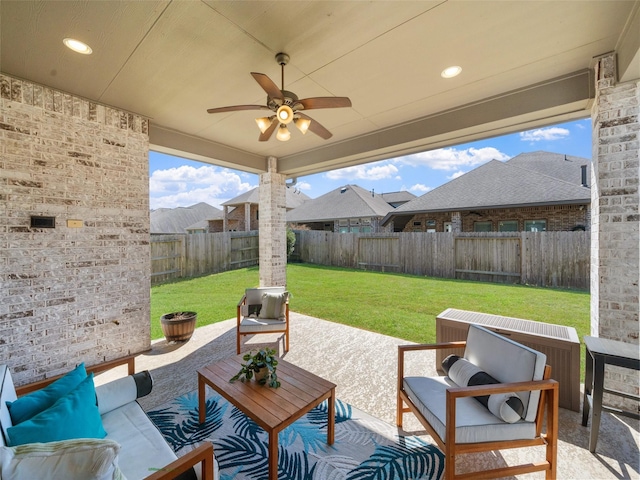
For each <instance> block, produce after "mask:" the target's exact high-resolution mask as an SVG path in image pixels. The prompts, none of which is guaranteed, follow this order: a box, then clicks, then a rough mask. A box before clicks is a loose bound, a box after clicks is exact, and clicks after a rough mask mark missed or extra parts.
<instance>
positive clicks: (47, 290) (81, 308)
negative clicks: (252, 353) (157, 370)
mask: <svg viewBox="0 0 640 480" xmlns="http://www.w3.org/2000/svg"><path fill="white" fill-rule="evenodd" d="M0 106H1V107H2V108H1V112H2V121H1V122H0V152H1V153H2V155H1V158H0V162H1V164H2V170H1V171H2V173H1V174H0V182H1V185H2V189H0V204H2V205H3V207H2V210H3V214H2V215H1V216H0V242H1V243H2V245H3V248H1V249H0V264H2V270H1V274H0V281H1V282H2V285H3V287H2V302H0V303H1V304H0V358H1V359H2V361H3V362H7V363H8V364H9V366H10V368H11V371H12V374H13V377H14V381H16V384H22V383H25V382H26V381H35V380H40V379H42V378H44V376H45V374H46V375H47V376H50V375H55V374H58V373H64V372H68V371H69V370H71V369H72V368H73V367H74V366H75V365H77V364H78V363H80V362H86V363H87V365H91V364H96V363H100V362H103V361H105V360H112V359H115V358H119V357H123V356H125V355H129V354H134V353H140V352H143V351H145V350H147V349H149V348H150V345H151V339H150V323H149V311H150V286H151V282H150V277H149V271H150V268H151V259H150V249H149V137H148V129H149V121H148V120H147V119H146V118H144V117H141V116H138V115H134V114H131V113H128V112H124V111H120V110H117V109H114V108H111V107H107V106H104V105H100V104H97V103H94V102H91V101H88V100H86V99H83V98H80V97H76V96H73V95H70V94H66V93H63V92H60V91H58V90H55V89H52V88H48V87H43V86H40V85H37V84H34V83H31V82H28V81H25V80H20V79H16V78H12V77H9V76H7V75H0ZM33 216H40V217H43V216H44V217H51V218H53V219H54V221H55V226H54V227H53V228H38V227H33V226H32V225H31V222H30V221H31V218H32V217H33Z"/></svg>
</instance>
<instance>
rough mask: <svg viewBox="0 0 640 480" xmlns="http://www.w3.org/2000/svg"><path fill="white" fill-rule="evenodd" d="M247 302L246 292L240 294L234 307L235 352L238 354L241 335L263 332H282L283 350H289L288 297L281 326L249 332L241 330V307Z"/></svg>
mask: <svg viewBox="0 0 640 480" xmlns="http://www.w3.org/2000/svg"><path fill="white" fill-rule="evenodd" d="M246 304H247V294H246V293H245V294H244V295H242V298H241V299H240V301H239V302H238V306H237V308H236V317H237V321H236V353H237V354H240V346H241V343H242V341H241V340H242V337H243V336H247V335H260V334H265V333H284V351H285V352H288V351H289V298H287V300H286V302H285V315H284V316H285V321H284V325H283V328H281V329H280V328H270V329H269V330H265V331H250V332H242V331H240V329H241V323H242V318H243V315H242V307H243V305H246Z"/></svg>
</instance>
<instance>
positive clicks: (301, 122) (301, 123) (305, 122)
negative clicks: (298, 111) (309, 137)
mask: <svg viewBox="0 0 640 480" xmlns="http://www.w3.org/2000/svg"><path fill="white" fill-rule="evenodd" d="M293 123H295V125H296V127H298V130H300V131H301V132H302V134H303V135H304V134H305V133H307V130H309V125H311V120H309V119H308V118H294V119H293Z"/></svg>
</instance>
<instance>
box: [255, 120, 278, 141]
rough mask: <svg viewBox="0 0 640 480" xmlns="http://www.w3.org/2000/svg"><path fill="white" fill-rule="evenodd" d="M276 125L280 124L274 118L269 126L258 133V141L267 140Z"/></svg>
mask: <svg viewBox="0 0 640 480" xmlns="http://www.w3.org/2000/svg"><path fill="white" fill-rule="evenodd" d="M278 125H280V124H279V123H278V122H277V121H276V119H275V118H274V119H273V120H272V121H271V125H270V126H269V128H267V129H266V130H265V131H264V133H261V134H260V137H259V138H258V141H260V142H266V141H267V140H269V139H270V138H271V135H273V132H274V131H275V129H276V128H277V127H278Z"/></svg>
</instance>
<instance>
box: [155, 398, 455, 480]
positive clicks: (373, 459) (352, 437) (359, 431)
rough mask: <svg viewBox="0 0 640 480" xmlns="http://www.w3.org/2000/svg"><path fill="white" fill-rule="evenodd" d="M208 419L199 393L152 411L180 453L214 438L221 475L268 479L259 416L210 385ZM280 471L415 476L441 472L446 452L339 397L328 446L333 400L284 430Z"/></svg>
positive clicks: (327, 479) (327, 476) (304, 478)
mask: <svg viewBox="0 0 640 480" xmlns="http://www.w3.org/2000/svg"><path fill="white" fill-rule="evenodd" d="M206 405H207V421H206V422H205V423H204V424H203V425H202V426H201V425H200V424H199V422H198V394H197V392H196V391H194V392H191V393H188V394H186V395H183V396H182V397H178V398H176V399H174V400H172V401H171V402H168V403H166V404H165V405H162V406H161V407H158V408H156V409H154V410H152V411H149V412H147V414H148V415H149V417H150V418H151V420H152V421H153V422H154V423H155V424H156V425H157V427H158V428H159V429H160V431H161V432H162V434H163V435H164V437H165V439H166V440H167V442H169V444H170V445H171V446H172V447H173V449H174V451H175V452H176V454H177V455H178V456H181V455H184V454H185V453H187V452H189V451H190V450H192V449H193V448H195V447H196V446H197V445H198V444H199V443H200V442H202V441H204V440H209V441H211V442H213V445H214V449H215V456H216V459H217V461H218V462H219V466H220V480H231V479H235V480H263V479H266V478H267V476H268V475H267V474H268V469H269V467H268V464H267V446H268V437H267V434H266V433H265V432H264V430H262V429H261V428H260V427H259V426H258V425H256V423H255V422H253V421H252V420H250V419H249V418H247V417H246V416H245V415H244V414H243V413H242V412H240V411H239V410H238V409H237V408H235V407H234V406H233V405H231V404H230V403H229V402H227V401H226V400H225V399H223V398H222V397H220V396H219V395H218V394H217V393H215V392H213V391H211V390H210V389H207V404H206ZM278 440H279V445H280V447H279V453H278V471H279V478H280V479H287V480H311V479H315V480H338V479H345V480H368V479H371V480H373V479H375V480H384V479H396V480H409V479H411V480H416V479H434V480H437V479H439V478H440V477H441V475H442V472H443V469H444V456H443V455H442V453H441V452H440V450H438V448H437V447H436V446H435V445H432V444H430V443H427V442H425V441H424V440H422V439H421V438H419V437H414V436H399V435H398V429H397V428H395V427H392V426H391V425H389V424H387V423H385V422H383V421H381V420H379V419H377V418H374V417H372V416H370V415H367V414H366V413H364V412H361V411H359V410H357V409H356V408H354V407H352V406H351V405H349V404H347V403H344V402H341V401H340V400H336V428H335V442H334V444H333V445H331V446H329V445H327V402H324V403H322V404H320V405H319V406H318V407H316V408H314V409H313V410H312V411H310V412H309V413H308V414H307V415H305V416H304V417H302V418H301V419H299V420H298V421H296V422H295V423H293V424H292V425H290V426H289V427H287V428H286V429H284V430H283V431H282V432H280V434H279V436H278Z"/></svg>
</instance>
